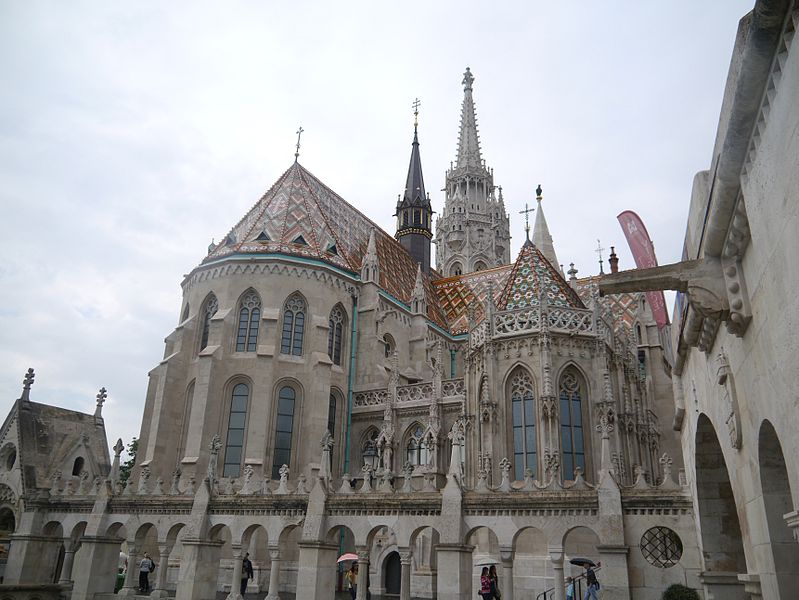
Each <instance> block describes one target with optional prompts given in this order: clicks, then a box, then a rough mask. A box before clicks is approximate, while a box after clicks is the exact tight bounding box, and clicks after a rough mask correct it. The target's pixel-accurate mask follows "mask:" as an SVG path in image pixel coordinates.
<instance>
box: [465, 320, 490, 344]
mask: <svg viewBox="0 0 799 600" xmlns="http://www.w3.org/2000/svg"><path fill="white" fill-rule="evenodd" d="M487 337H488V323H486V322H485V321H483V322H482V323H480V324H479V325H477V326H476V327H475V328H474V329H472V330H471V331H469V347H470V348H477V347H478V346H482V345H483V344H484V343H485V341H486V338H487Z"/></svg>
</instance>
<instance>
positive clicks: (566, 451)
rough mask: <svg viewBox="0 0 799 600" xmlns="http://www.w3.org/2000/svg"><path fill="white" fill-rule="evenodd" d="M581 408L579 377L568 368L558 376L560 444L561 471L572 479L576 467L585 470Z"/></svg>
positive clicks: (567, 477) (564, 476) (566, 477)
mask: <svg viewBox="0 0 799 600" xmlns="http://www.w3.org/2000/svg"><path fill="white" fill-rule="evenodd" d="M582 410H583V407H582V396H581V394H580V379H579V376H578V375H577V373H576V372H575V370H574V369H572V368H570V369H568V370H566V371H565V372H564V373H563V375H562V376H561V378H560V446H561V450H562V454H563V462H562V470H561V472H562V473H563V478H564V479H572V478H573V477H574V469H575V468H576V467H580V468H581V469H582V470H583V472H585V438H584V436H583V412H582Z"/></svg>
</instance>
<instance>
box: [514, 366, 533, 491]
mask: <svg viewBox="0 0 799 600" xmlns="http://www.w3.org/2000/svg"><path fill="white" fill-rule="evenodd" d="M510 399H511V411H512V414H513V468H514V476H515V478H516V480H517V481H518V480H522V479H524V470H525V469H530V470H532V472H533V477H535V474H536V462H537V461H536V456H537V454H538V453H537V451H536V437H535V398H534V396H533V380H532V379H531V378H530V375H529V374H528V373H527V372H526V371H523V370H522V369H519V370H518V371H517V372H516V374H515V375H514V376H513V377H512V378H511V380H510Z"/></svg>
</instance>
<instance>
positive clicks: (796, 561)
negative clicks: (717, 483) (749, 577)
mask: <svg viewBox="0 0 799 600" xmlns="http://www.w3.org/2000/svg"><path fill="white" fill-rule="evenodd" d="M758 462H759V464H760V485H761V487H762V489H763V508H764V510H765V513H766V523H767V524H768V537H769V543H770V546H771V553H772V556H773V557H774V570H775V577H776V580H777V581H776V585H777V589H779V592H780V598H790V597H791V595H792V594H791V593H792V592H794V588H795V587H796V584H795V581H792V580H795V577H796V576H795V574H796V573H797V572H799V544H797V543H796V540H795V539H794V537H793V535H792V534H791V530H790V529H789V528H788V525H787V524H786V523H785V519H783V515H784V514H786V513H789V512H791V511H792V510H793V501H792V500H791V488H790V484H789V481H788V470H787V469H786V467H785V456H784V455H783V453H782V446H781V445H780V440H779V438H778V437H777V432H776V431H775V430H774V427H773V426H772V424H771V423H769V422H768V421H763V424H762V425H761V426H760V436H759V440H758ZM761 576H762V575H761Z"/></svg>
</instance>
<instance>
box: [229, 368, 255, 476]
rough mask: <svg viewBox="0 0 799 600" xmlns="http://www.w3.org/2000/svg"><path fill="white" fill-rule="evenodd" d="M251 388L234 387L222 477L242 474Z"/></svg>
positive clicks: (243, 385)
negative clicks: (245, 426)
mask: <svg viewBox="0 0 799 600" xmlns="http://www.w3.org/2000/svg"><path fill="white" fill-rule="evenodd" d="M249 398H250V388H249V387H248V386H247V384H245V383H237V384H236V385H235V386H233V394H232V397H231V399H230V418H229V419H228V426H227V440H226V441H225V466H224V468H223V470H222V477H238V476H239V475H240V474H241V460H242V457H243V454H244V425H245V423H246V422H247V401H248V400H249Z"/></svg>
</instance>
